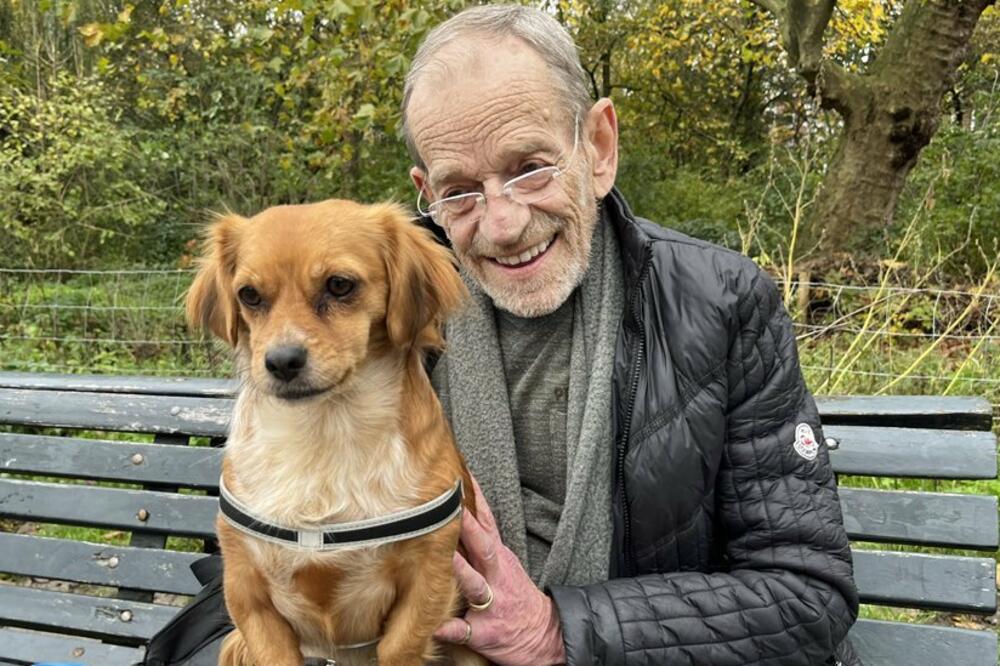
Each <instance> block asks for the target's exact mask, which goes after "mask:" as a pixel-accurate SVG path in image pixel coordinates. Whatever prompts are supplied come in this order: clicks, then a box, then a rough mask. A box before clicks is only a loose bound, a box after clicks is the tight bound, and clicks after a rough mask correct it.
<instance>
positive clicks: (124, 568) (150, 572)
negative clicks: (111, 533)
mask: <svg viewBox="0 0 1000 666" xmlns="http://www.w3.org/2000/svg"><path fill="white" fill-rule="evenodd" d="M0 553H3V557H2V558H0V571H3V572H4V573H10V574H15V575H18V576H39V577H42V578H53V579H57V580H67V581H73V582H77V583H89V584H91V585H105V586H109V587H127V588H132V589H138V590H147V591H151V592H167V593H170V594H187V595H194V594H197V593H198V590H200V589H201V584H199V583H198V579H197V578H195V577H194V574H193V573H191V569H190V566H191V564H192V563H193V562H196V561H197V560H199V559H201V558H202V557H204V555H203V554H200V553H184V552H178V551H172V550H157V549H148V548H130V547H128V546H109V545H107V544H96V543H87V542H84V541H73V540H71V539H53V538H50V537H39V536H29V535H26V534H7V533H0Z"/></svg>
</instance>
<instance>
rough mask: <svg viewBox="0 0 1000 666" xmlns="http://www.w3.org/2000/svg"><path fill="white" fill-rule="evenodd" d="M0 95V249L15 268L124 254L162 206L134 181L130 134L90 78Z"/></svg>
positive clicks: (132, 250) (63, 77)
mask: <svg viewBox="0 0 1000 666" xmlns="http://www.w3.org/2000/svg"><path fill="white" fill-rule="evenodd" d="M47 84H48V88H49V91H48V96H47V97H45V98H39V97H37V96H34V95H31V94H28V93H25V92H23V91H22V90H19V89H16V88H11V87H8V88H7V94H3V95H0V192H2V193H3V196H2V197H0V230H2V233H0V253H2V256H3V257H4V260H5V261H7V262H10V263H12V264H14V265H20V266H32V265H43V266H73V265H76V264H78V263H79V262H80V261H81V260H82V259H84V258H86V257H89V256H92V255H95V254H101V255H104V256H105V257H107V258H108V259H112V260H118V261H121V260H127V258H128V257H130V256H134V254H135V253H136V252H137V250H138V249H139V248H141V245H142V243H141V239H142V236H143V234H144V233H145V232H146V231H147V230H148V228H149V227H151V226H152V225H153V224H155V221H156V217H157V215H158V214H159V213H161V212H162V211H163V203H162V201H161V200H160V199H159V198H158V197H157V196H156V195H155V194H153V193H150V192H148V191H147V190H145V189H144V188H143V187H142V183H141V182H137V181H136V180H135V179H134V177H133V176H134V172H133V168H134V166H135V163H136V160H137V157H138V156H137V154H136V151H135V147H134V144H133V140H134V136H135V133H134V131H132V130H130V129H129V128H127V127H122V126H121V125H120V124H119V123H118V122H117V121H118V116H119V111H118V109H116V108H115V107H114V106H113V105H112V104H109V102H108V99H107V97H106V95H105V92H104V88H103V86H102V84H101V82H100V81H98V80H95V79H78V78H73V77H70V76H68V75H65V74H59V75H56V76H55V77H54V78H53V79H52V80H50V81H48V82H47Z"/></svg>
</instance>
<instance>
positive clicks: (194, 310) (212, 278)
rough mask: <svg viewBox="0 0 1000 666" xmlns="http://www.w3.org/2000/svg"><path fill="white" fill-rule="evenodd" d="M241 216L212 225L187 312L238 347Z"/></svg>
mask: <svg viewBox="0 0 1000 666" xmlns="http://www.w3.org/2000/svg"><path fill="white" fill-rule="evenodd" d="M244 223H246V220H245V219H244V218H242V217H240V216H238V215H232V214H229V215H220V216H219V217H218V218H217V219H216V220H215V221H214V222H213V223H212V224H211V225H210V226H209V228H208V233H207V235H206V238H205V246H204V254H203V256H202V258H201V259H200V260H199V270H198V274H197V275H196V276H195V278H194V282H193V283H192V284H191V288H190V289H188V292H187V296H186V308H185V310H186V313H187V320H188V323H189V324H190V325H191V326H192V327H194V328H204V329H208V330H209V331H211V332H212V333H214V334H215V335H216V336H217V337H219V338H221V339H223V340H225V341H226V342H228V343H229V344H230V346H233V347H235V346H236V342H237V340H238V337H239V327H240V313H239V305H238V304H237V303H236V297H235V295H234V294H233V276H234V273H235V272H236V247H237V242H238V232H239V228H240V226H242V225H243V224H244Z"/></svg>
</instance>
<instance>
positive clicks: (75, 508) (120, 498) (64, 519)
mask: <svg viewBox="0 0 1000 666" xmlns="http://www.w3.org/2000/svg"><path fill="white" fill-rule="evenodd" d="M840 499H841V507H842V509H843V512H844V526H845V527H846V529H847V534H848V536H850V537H851V538H852V539H856V540H862V541H875V542H893V543H902V544H915V545H928V546H945V547H948V546H957V547H962V548H970V549H981V550H994V549H996V547H997V541H998V538H1000V537H998V530H997V520H996V515H997V498H996V497H990V496H986V495H958V494H951V493H924V492H908V491H893V490H868V489H862V488H840ZM217 507H218V504H217V500H216V498H214V497H204V496H193V495H179V494H175V493H159V492H152V491H145V490H125V489H121V488H103V487H98V486H81V485H76V484H58V483H41V482H37V481H22V480H17V479H0V516H4V517H8V518H14V519H19V520H34V521H38V522H51V523H63V524H68V525H93V526H97V527H107V528H112V529H125V530H133V531H134V530H138V531H146V532H156V533H161V534H168V535H180V536H192V537H195V538H198V539H205V538H210V537H212V535H213V521H214V517H215V513H216V511H217ZM140 509H145V510H146V511H147V512H148V513H149V517H148V519H147V520H146V521H145V522H143V521H140V520H139V519H138V518H137V514H138V512H139V510H140Z"/></svg>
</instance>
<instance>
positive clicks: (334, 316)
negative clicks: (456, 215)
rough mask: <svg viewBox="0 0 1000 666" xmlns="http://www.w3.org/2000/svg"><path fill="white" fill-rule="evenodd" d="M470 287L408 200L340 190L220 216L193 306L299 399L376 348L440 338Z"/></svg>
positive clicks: (195, 321) (342, 376)
mask: <svg viewBox="0 0 1000 666" xmlns="http://www.w3.org/2000/svg"><path fill="white" fill-rule="evenodd" d="M465 295H466V290H465V286H464V285H463V284H462V281H461V278H460V277H459V275H458V272H457V271H456V270H455V267H454V264H453V263H452V259H451V255H450V253H449V252H448V250H447V249H445V248H444V247H442V246H440V245H439V244H438V243H436V242H435V240H434V239H433V236H432V235H431V233H430V232H429V231H427V230H425V229H422V228H420V227H418V226H416V225H415V224H413V223H412V222H411V221H410V220H409V218H408V216H407V215H406V213H405V212H404V211H403V210H402V209H401V208H400V207H398V206H395V205H391V204H379V205H374V206H365V205H361V204H357V203H354V202H350V201H340V200H330V201H324V202H322V203H317V204H308V205H299V206H277V207H274V208H269V209H267V210H265V211H263V212H262V213H260V214H258V215H256V216H254V217H252V218H249V219H247V218H243V217H240V216H237V215H223V216H220V217H219V218H218V219H216V220H215V221H214V222H213V223H212V224H211V225H210V227H209V229H208V235H207V239H206V243H205V254H204V257H203V258H202V260H201V264H200V270H199V271H198V274H197V276H196V277H195V280H194V283H193V284H192V285H191V288H190V290H189V291H188V293H187V317H188V321H189V322H190V323H191V324H192V325H193V326H197V327H202V328H206V329H208V330H210V331H211V332H212V333H214V334H215V335H217V336H218V337H219V338H221V339H223V340H225V341H226V342H227V343H229V344H230V345H231V346H233V347H234V348H235V349H236V350H237V352H238V355H239V357H240V361H241V363H242V364H243V368H244V370H245V372H246V373H247V374H248V375H249V377H248V379H249V380H250V381H251V382H252V383H253V385H254V386H255V387H257V388H259V389H262V390H264V391H266V392H268V393H272V394H274V395H276V396H278V397H280V398H284V399H287V400H296V399H302V398H307V397H311V396H314V395H319V394H321V393H325V392H326V391H328V390H330V389H333V388H336V387H338V386H341V385H342V384H343V383H344V381H345V380H346V379H348V378H349V377H350V375H351V374H352V372H353V371H354V370H355V369H356V368H357V367H358V366H359V365H360V364H362V363H363V362H364V361H365V360H366V359H367V358H370V357H372V356H374V355H381V354H384V353H386V352H387V351H389V350H391V349H399V350H403V351H407V352H417V353H419V352H421V351H423V350H425V349H427V348H432V347H436V346H440V345H441V344H442V339H441V325H442V323H443V320H444V318H445V316H446V315H447V314H448V313H449V312H451V311H453V310H455V309H456V308H457V307H458V305H459V304H460V303H461V301H462V299H463V298H464V296H465Z"/></svg>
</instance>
